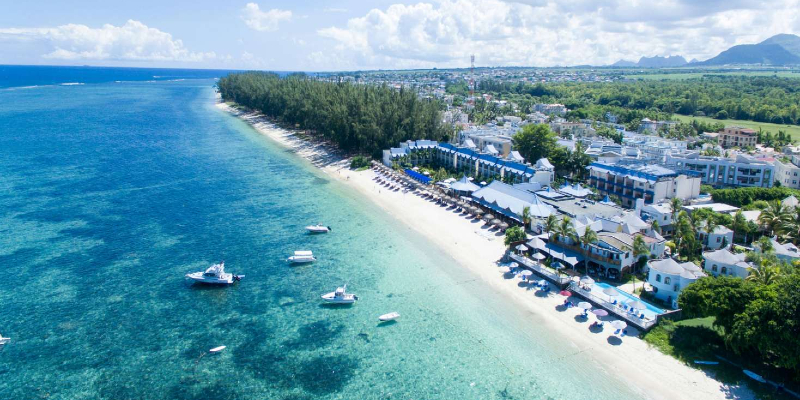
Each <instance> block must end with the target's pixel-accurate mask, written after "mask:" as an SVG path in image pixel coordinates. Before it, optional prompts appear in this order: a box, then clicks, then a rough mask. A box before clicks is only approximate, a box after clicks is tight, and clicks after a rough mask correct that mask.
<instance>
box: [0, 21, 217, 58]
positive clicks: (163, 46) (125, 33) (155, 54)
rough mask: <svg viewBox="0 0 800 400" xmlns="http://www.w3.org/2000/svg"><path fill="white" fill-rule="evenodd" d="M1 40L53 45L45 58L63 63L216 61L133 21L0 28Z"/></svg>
mask: <svg viewBox="0 0 800 400" xmlns="http://www.w3.org/2000/svg"><path fill="white" fill-rule="evenodd" d="M0 39H6V40H28V41H46V42H49V43H51V44H52V45H53V47H54V49H53V51H51V52H50V53H47V54H44V55H43V57H44V58H50V59H61V60H127V61H188V62H197V61H203V60H209V59H214V58H216V54H214V53H213V52H208V53H203V52H192V51H189V50H188V49H187V48H186V47H184V45H183V42H182V41H181V40H179V39H173V38H172V35H171V34H169V33H167V32H162V31H160V30H158V29H156V28H150V27H148V26H147V25H145V24H143V23H141V22H139V21H134V20H128V22H126V23H125V25H122V26H114V25H110V24H106V25H103V26H102V27H100V28H90V27H88V26H86V25H78V24H68V25H62V26H59V27H56V28H34V29H29V28H5V29H3V28H0Z"/></svg>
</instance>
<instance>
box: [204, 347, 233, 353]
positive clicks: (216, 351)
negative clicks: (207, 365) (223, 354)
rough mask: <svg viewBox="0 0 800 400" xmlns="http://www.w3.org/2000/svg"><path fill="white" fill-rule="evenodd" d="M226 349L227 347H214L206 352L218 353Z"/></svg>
mask: <svg viewBox="0 0 800 400" xmlns="http://www.w3.org/2000/svg"><path fill="white" fill-rule="evenodd" d="M226 347H228V346H218V347H214V348H213V349H211V350H209V351H208V352H209V353H219V352H220V351H222V350H225V348H226Z"/></svg>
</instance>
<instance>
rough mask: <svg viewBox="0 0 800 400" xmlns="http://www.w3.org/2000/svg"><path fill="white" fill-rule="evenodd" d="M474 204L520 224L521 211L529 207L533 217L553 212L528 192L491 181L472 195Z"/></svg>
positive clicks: (544, 215)
mask: <svg viewBox="0 0 800 400" xmlns="http://www.w3.org/2000/svg"><path fill="white" fill-rule="evenodd" d="M472 198H473V199H474V201H475V203H477V204H479V205H481V206H483V207H485V208H487V209H489V210H491V211H494V212H496V213H497V214H499V215H502V216H503V217H505V218H507V219H510V220H513V221H516V222H517V223H522V210H523V208H525V207H529V208H530V210H531V214H532V216H533V217H544V218H546V217H547V215H550V214H553V213H555V210H553V209H552V208H550V207H549V206H547V205H546V204H544V203H542V202H541V201H539V198H538V197H537V196H536V195H535V194H533V193H531V192H528V191H525V190H520V189H517V188H515V187H513V186H511V185H507V184H505V183H503V182H500V181H493V182H492V183H490V184H489V185H487V186H484V187H482V188H480V189H478V190H476V191H474V192H473V193H472Z"/></svg>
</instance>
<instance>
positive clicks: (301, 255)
mask: <svg viewBox="0 0 800 400" xmlns="http://www.w3.org/2000/svg"><path fill="white" fill-rule="evenodd" d="M286 261H289V262H290V263H293V264H305V263H312V262H314V261H317V259H316V258H314V253H312V252H311V251H310V250H298V251H295V252H294V255H293V256H291V257H289V258H287V259H286Z"/></svg>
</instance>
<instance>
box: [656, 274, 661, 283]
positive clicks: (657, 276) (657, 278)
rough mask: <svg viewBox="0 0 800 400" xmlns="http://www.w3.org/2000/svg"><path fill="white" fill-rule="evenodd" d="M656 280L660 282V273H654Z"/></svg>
mask: <svg viewBox="0 0 800 400" xmlns="http://www.w3.org/2000/svg"><path fill="white" fill-rule="evenodd" d="M656 282H661V274H656Z"/></svg>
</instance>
